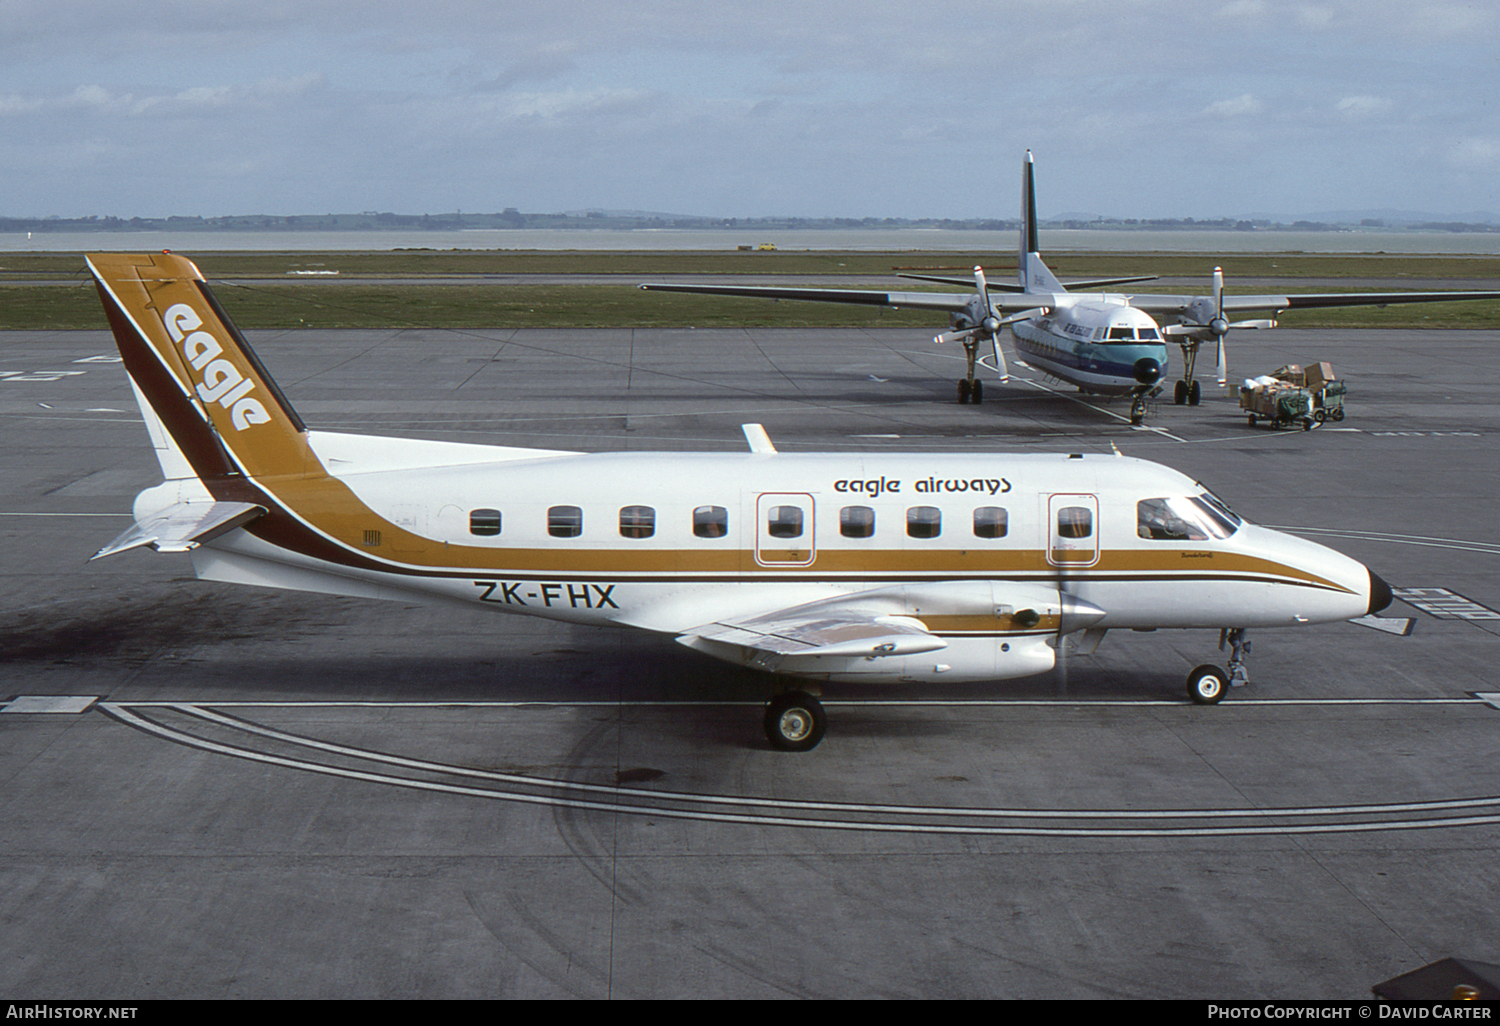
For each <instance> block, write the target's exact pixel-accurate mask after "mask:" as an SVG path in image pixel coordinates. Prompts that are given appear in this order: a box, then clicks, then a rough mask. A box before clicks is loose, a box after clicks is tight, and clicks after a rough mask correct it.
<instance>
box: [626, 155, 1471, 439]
mask: <svg viewBox="0 0 1500 1026" xmlns="http://www.w3.org/2000/svg"><path fill="white" fill-rule="evenodd" d="M1040 250H1041V245H1040V242H1039V240H1038V233H1037V217H1036V184H1035V178H1034V175H1033V172H1032V157H1031V151H1029V150H1028V151H1027V153H1026V162H1025V164H1024V165H1023V168H1022V188H1021V245H1020V254H1019V255H1020V263H1019V265H1018V275H1017V282H1016V284H1014V285H1009V284H1002V283H998V282H990V281H987V280H986V278H985V275H984V270H983V269H982V268H979V267H976V268H974V280H973V288H974V291H973V292H971V293H966V294H957V293H941V292H870V291H861V290H856V289H811V288H780V287H777V286H764V285H669V284H656V283H648V284H643V285H642V286H641V288H643V289H649V290H656V291H662V292H699V293H707V294H710V295H719V296H754V297H760V298H765V299H800V300H812V301H816V302H823V303H857V304H861V305H865V306H889V307H911V308H915V309H922V308H925V309H929V310H941V311H945V312H947V314H948V317H949V324H950V326H951V330H950V331H948V332H944V333H943V334H941V335H939V336H937V339H936V341H938V342H946V341H950V340H951V341H959V342H961V343H962V344H963V348H964V358H965V363H966V369H965V375H964V378H963V379H962V380H961V381H959V383H958V401H959V402H960V403H967V402H976V403H977V402H980V401H982V400H983V397H984V382H983V381H982V380H981V379H980V378H979V377H978V376H977V373H978V366H977V365H978V363H979V346H980V343H981V342H984V341H988V342H989V343H990V346H991V351H992V352H993V354H994V358H995V368H996V370H997V371H998V373H999V375H1000V380H1001V382H1002V383H1003V382H1008V381H1009V380H1010V374H1009V372H1008V371H1007V369H1006V362H1005V352H1004V350H1003V349H1002V348H1001V346H1000V336H1001V334H1002V331H1003V329H1004V328H1005V327H1007V326H1009V327H1010V330H1011V334H1012V336H1013V337H1014V340H1015V348H1016V353H1017V355H1018V356H1019V357H1020V358H1021V359H1022V360H1023V361H1024V362H1025V364H1026V365H1027V366H1030V367H1032V368H1035V369H1036V370H1039V371H1041V372H1043V373H1045V374H1048V375H1051V376H1052V377H1054V378H1058V379H1060V380H1062V381H1065V382H1067V383H1068V384H1070V385H1076V386H1078V388H1079V390H1080V391H1083V392H1087V393H1091V394H1094V395H1104V396H1129V397H1130V399H1131V408H1130V422H1131V423H1132V424H1140V423H1142V422H1143V421H1144V419H1145V416H1146V406H1147V400H1149V399H1151V398H1152V397H1154V396H1156V395H1158V394H1160V392H1161V390H1162V382H1163V380H1164V379H1165V378H1167V377H1168V375H1169V370H1168V359H1167V345H1168V343H1169V342H1175V343H1176V344H1177V345H1178V346H1180V347H1181V349H1182V377H1181V378H1180V379H1179V380H1178V381H1177V382H1176V385H1175V387H1174V391H1173V400H1174V401H1175V402H1176V403H1177V405H1179V406H1181V405H1183V404H1184V403H1186V404H1188V405H1192V406H1196V405H1198V402H1199V400H1200V398H1201V395H1202V386H1201V385H1200V384H1199V382H1198V379H1197V364H1198V351H1199V349H1200V347H1201V346H1203V345H1204V344H1206V343H1209V342H1212V343H1214V344H1215V346H1214V352H1215V358H1214V363H1215V369H1216V374H1217V378H1218V383H1219V384H1220V385H1221V386H1222V385H1223V384H1224V383H1225V378H1226V376H1227V374H1228V367H1227V364H1226V361H1225V357H1224V336H1225V335H1227V334H1229V330H1230V329H1231V328H1274V327H1276V321H1275V320H1274V319H1272V318H1262V319H1253V320H1239V321H1231V320H1230V319H1229V318H1230V317H1232V316H1235V315H1238V314H1242V313H1249V312H1253V311H1270V312H1271V313H1272V314H1273V316H1274V315H1279V314H1280V313H1281V311H1283V310H1299V309H1309V308H1313V307H1330V306H1388V305H1390V304H1392V303H1437V302H1448V301H1453V300H1462V299H1500V292H1339V293H1321V294H1312V295H1271V296H1226V295H1224V275H1223V272H1222V271H1220V270H1219V269H1218V268H1215V269H1214V273H1213V291H1212V292H1211V293H1210V294H1209V295H1206V296H1166V295H1153V294H1150V293H1134V294H1128V293H1109V292H1098V291H1093V290H1097V289H1104V288H1107V287H1108V286H1111V285H1126V284H1131V283H1134V282H1142V281H1150V280H1151V278H1152V276H1151V275H1145V276H1139V277H1132V278H1100V279H1095V280H1091V281H1075V282H1068V283H1066V284H1064V283H1063V282H1060V281H1058V280H1057V278H1056V277H1055V276H1054V275H1053V273H1052V271H1051V270H1050V269H1049V268H1048V267H1047V265H1046V263H1045V262H1043V260H1042V255H1041V252H1040ZM897 277H901V278H915V279H919V280H922V281H931V282H937V283H939V284H944V285H969V284H970V283H969V282H968V281H967V280H965V279H962V278H945V277H936V276H932V275H924V274H900V275H897ZM997 293H998V295H997Z"/></svg>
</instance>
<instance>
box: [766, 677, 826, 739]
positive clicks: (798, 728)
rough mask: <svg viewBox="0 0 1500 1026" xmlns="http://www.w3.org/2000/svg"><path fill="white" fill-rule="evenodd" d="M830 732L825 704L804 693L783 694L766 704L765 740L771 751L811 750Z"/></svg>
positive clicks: (789, 692)
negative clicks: (824, 734)
mask: <svg viewBox="0 0 1500 1026" xmlns="http://www.w3.org/2000/svg"><path fill="white" fill-rule="evenodd" d="M827 729H828V715H827V714H826V713H825V712H823V703H821V702H819V701H818V700H817V699H816V698H814V697H813V696H812V695H809V694H808V693H807V692H805V691H783V692H781V693H780V694H779V695H776V696H774V697H773V698H772V699H771V700H770V701H769V702H767V703H766V739H767V740H768V741H770V742H771V747H772V748H777V749H780V750H781V751H783V752H807V751H811V750H812V749H814V748H816V747H818V742H819V741H822V740H823V733H824V732H825V731H826V730H827Z"/></svg>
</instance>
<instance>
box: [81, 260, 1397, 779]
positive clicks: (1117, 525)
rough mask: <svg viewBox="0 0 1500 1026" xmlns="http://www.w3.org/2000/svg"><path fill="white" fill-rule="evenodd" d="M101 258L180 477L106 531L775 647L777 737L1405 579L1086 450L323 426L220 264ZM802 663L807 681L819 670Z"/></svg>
mask: <svg viewBox="0 0 1500 1026" xmlns="http://www.w3.org/2000/svg"><path fill="white" fill-rule="evenodd" d="M89 266H90V268H91V269H92V271H93V274H94V277H95V278H96V280H97V282H98V286H99V293H100V297H101V299H102V300H103V303H104V308H105V312H106V314H107V315H108V318H109V323H110V326H111V328H112V329H113V331H114V335H115V339H116V341H117V342H118V344H119V348H120V354H121V356H122V357H123V361H124V366H125V369H126V371H127V373H128V374H129V376H130V381H131V384H132V386H133V387H134V389H135V393H136V397H137V399H138V400H139V402H140V407H141V412H142V414H143V416H144V418H145V422H146V426H147V429H148V431H149V434H150V437H151V442H152V445H153V446H154V447H155V450H156V455H157V457H158V460H159V461H160V463H161V468H162V472H163V476H164V477H165V481H164V482H163V483H162V484H160V485H157V486H156V487H154V488H150V489H148V490H146V491H144V492H142V493H141V494H140V495H139V496H138V497H137V498H136V501H135V508H134V514H135V520H136V523H135V526H134V527H132V528H131V529H130V530H128V531H126V532H125V533H124V534H123V535H121V536H120V537H119V538H118V539H116V540H115V541H114V542H112V543H111V544H109V545H107V546H105V547H104V548H103V549H101V550H100V551H99V552H98V553H96V555H95V557H94V558H98V557H99V556H105V555H110V554H113V553H118V552H123V551H125V550H128V549H132V548H136V547H140V546H150V547H151V548H153V549H156V550H157V551H161V552H187V553H189V555H190V557H191V559H192V561H193V567H194V569H195V571H196V572H197V574H198V576H199V577H200V578H203V579H205V580H213V581H229V582H235V583H239V584H250V585H259V586H262V587H272V588H289V589H297V590H303V591H312V592H323V593H328V594H335V595H350V596H361V597H367V598H386V599H401V600H406V601H410V600H414V599H417V600H425V601H430V602H444V603H452V604H456V605H463V606H469V607H471V608H474V609H481V610H487V611H498V612H506V613H518V614H522V615H528V616H540V617H547V618H551V619H557V620H565V621H568V622H572V623H582V624H597V625H600V626H620V627H636V628H641V629H644V630H649V631H655V632H658V633H662V634H666V635H667V636H669V637H672V638H675V639H676V640H677V641H679V642H681V643H682V644H684V645H686V646H688V647H689V648H692V649H695V650H697V651H699V652H703V653H706V654H708V655H711V656H715V657H717V658H719V659H723V660H726V661H728V662H731V663H735V664H738V665H742V666H749V667H754V668H756V669H760V670H764V671H766V672H767V673H768V674H770V675H771V680H772V682H773V692H774V697H773V698H772V700H771V701H770V702H769V703H768V705H767V708H766V715H765V726H766V733H767V736H768V737H769V739H770V741H771V743H772V744H773V745H774V746H776V747H778V748H782V749H787V750H806V749H809V748H812V747H813V746H814V745H816V744H817V743H818V742H819V740H820V739H821V738H822V736H823V732H824V729H825V725H826V718H825V715H824V712H823V709H822V706H821V705H820V703H819V702H818V700H817V698H816V697H815V695H817V694H818V693H820V688H821V686H822V685H836V684H839V683H842V682H856V681H858V682H871V681H873V682H887V683H892V684H908V683H910V684H915V683H923V682H931V681H980V680H996V679H1002V678H1009V677H1022V676H1027V675H1030V674H1036V673H1041V672H1044V671H1046V670H1049V669H1050V668H1051V667H1053V665H1054V663H1055V661H1056V659H1057V657H1058V650H1059V647H1060V646H1063V645H1064V644H1065V643H1066V642H1068V641H1069V640H1073V641H1075V642H1081V643H1082V645H1083V646H1086V647H1091V646H1093V645H1097V643H1098V641H1099V639H1100V638H1102V636H1103V634H1104V632H1105V631H1107V630H1109V629H1111V628H1130V629H1136V630H1152V629H1156V628H1174V627H1175V628H1219V629H1221V630H1222V631H1224V632H1225V633H1224V634H1221V638H1220V646H1221V647H1222V646H1223V643H1224V641H1225V640H1228V641H1229V642H1231V643H1232V645H1233V648H1234V654H1233V658H1232V659H1231V660H1230V670H1231V672H1232V674H1233V678H1234V679H1233V680H1232V681H1231V678H1230V676H1229V675H1226V673H1225V672H1224V671H1223V670H1221V669H1219V668H1218V667H1217V666H1213V665H1204V666H1200V667H1198V668H1197V669H1195V670H1193V672H1192V673H1191V674H1189V676H1188V679H1187V689H1188V693H1189V695H1190V696H1191V698H1192V699H1193V700H1194V701H1196V702H1199V703H1205V704H1208V703H1213V702H1217V701H1219V700H1220V699H1221V698H1222V697H1223V695H1224V692H1225V688H1226V687H1227V686H1229V685H1230V684H1231V683H1243V682H1245V681H1246V679H1247V677H1246V673H1245V667H1244V662H1243V659H1242V655H1243V653H1244V650H1245V648H1246V646H1245V645H1244V644H1243V640H1244V630H1245V629H1246V628H1260V627H1287V626H1293V625H1296V624H1306V623H1322V622H1330V621H1338V620H1348V619H1353V618H1358V617H1362V616H1365V615H1373V614H1374V613H1375V612H1376V611H1378V610H1380V609H1383V608H1384V607H1385V606H1386V605H1387V604H1388V603H1389V602H1390V600H1391V594H1390V589H1389V588H1388V587H1387V586H1386V584H1385V582H1383V581H1382V580H1381V579H1380V578H1379V577H1377V576H1375V575H1374V574H1373V573H1371V572H1370V571H1369V570H1368V569H1367V568H1366V567H1364V566H1363V565H1361V564H1360V563H1357V562H1355V561H1354V560H1352V559H1350V558H1348V557H1346V556H1343V555H1340V554H1339V553H1337V552H1334V551H1333V550H1331V549H1328V548H1325V547H1323V546H1321V545H1317V544H1314V543H1312V542H1309V541H1305V540H1302V539H1299V538H1294V537H1290V536H1288V535H1285V534H1280V533H1278V532H1276V531H1272V530H1269V529H1267V528H1264V527H1257V526H1255V525H1253V524H1250V523H1247V522H1245V521H1244V520H1242V519H1241V518H1240V517H1238V516H1236V515H1235V514H1234V513H1232V512H1231V511H1230V510H1229V508H1228V507H1227V506H1226V505H1225V504H1224V503H1223V502H1222V501H1220V500H1219V499H1217V498H1216V497H1215V496H1214V495H1213V494H1212V493H1210V492H1209V491H1208V490H1207V489H1205V488H1204V487H1203V486H1202V485H1200V484H1197V483H1195V482H1194V481H1193V480H1191V479H1190V478H1188V477H1185V476H1184V475H1182V474H1179V473H1177V472H1176V471H1174V470H1171V469H1168V468H1166V467H1163V466H1160V465H1158V464H1155V463H1148V462H1145V461H1142V460H1135V459H1127V458H1124V457H1120V456H1094V455H1087V456H1084V455H1007V454H1003V453H992V454H984V455H973V454H929V453H922V454H904V455H903V454H870V453H822V454H805V455H804V454H795V455H794V454H785V453H778V452H777V451H776V450H775V448H774V447H773V446H772V444H771V442H770V440H769V439H768V438H767V436H766V434H765V432H764V431H763V430H761V429H760V428H759V426H758V425H747V426H746V429H745V434H746V438H747V440H748V441H749V450H750V451H748V452H746V453H742V454H721V453H681V452H671V453H638V452H616V453H597V454H591V453H576V452H563V451H555V450H547V449H521V448H511V447H505V446H487V445H471V444H461V443H453V442H433V441H420V440H413V439H401V438H382V437H374V436H366V435H352V434H342V433H335V432H329V431H318V430H313V429H309V428H308V427H307V426H306V425H305V424H304V423H303V422H302V420H301V419H300V418H299V417H298V416H297V414H296V412H294V411H293V409H292V408H291V406H290V405H289V404H288V403H287V401H286V398H285V397H284V396H283V395H282V393H281V392H280V391H279V390H278V389H277V387H276V385H275V383H274V382H273V381H272V380H271V377H270V375H269V374H268V373H267V372H266V369H265V367H264V366H263V365H262V364H261V362H260V361H259V360H258V359H257V358H256V356H255V353H254V352H253V351H252V350H251V348H250V346H249V345H248V344H247V343H246V341H245V339H244V337H243V336H242V335H241V334H240V333H239V331H238V330H236V328H235V327H234V325H233V324H231V323H230V321H229V318H228V317H227V316H226V315H225V314H224V311H223V310H222V309H221V308H220V307H219V305H218V303H217V301H216V300H215V299H214V296H213V294H212V293H211V292H210V291H209V289H208V287H207V284H206V283H205V282H204V280H203V277H202V275H201V274H199V272H198V269H197V268H196V267H195V266H194V265H193V264H192V263H191V262H190V261H188V260H187V259H185V258H183V257H180V256H174V255H170V254H149V255H148V254H141V255H131V254H118V253H109V254H94V255H91V256H90V257H89ZM799 682H800V683H799Z"/></svg>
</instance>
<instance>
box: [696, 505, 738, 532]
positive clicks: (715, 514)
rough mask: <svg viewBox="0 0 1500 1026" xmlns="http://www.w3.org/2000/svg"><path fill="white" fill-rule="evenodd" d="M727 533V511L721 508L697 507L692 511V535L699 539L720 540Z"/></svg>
mask: <svg viewBox="0 0 1500 1026" xmlns="http://www.w3.org/2000/svg"><path fill="white" fill-rule="evenodd" d="M728 533H729V511H728V510H727V509H725V508H724V507H723V506H699V507H698V508H697V509H695V510H693V534H694V535H695V536H697V537H699V538H722V537H724V536H725V535H726V534H728Z"/></svg>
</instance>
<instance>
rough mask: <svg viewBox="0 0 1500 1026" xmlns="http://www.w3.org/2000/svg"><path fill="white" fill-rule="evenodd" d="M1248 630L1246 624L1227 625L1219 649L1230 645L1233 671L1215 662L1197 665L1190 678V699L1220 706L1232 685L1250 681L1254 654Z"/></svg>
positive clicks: (1244, 683) (1188, 687) (1199, 702)
mask: <svg viewBox="0 0 1500 1026" xmlns="http://www.w3.org/2000/svg"><path fill="white" fill-rule="evenodd" d="M1246 633H1247V632H1246V630H1245V628H1243V627H1226V628H1224V629H1223V630H1221V631H1220V632H1219V651H1220V652H1222V651H1224V646H1225V644H1228V645H1229V647H1230V653H1229V672H1228V673H1225V672H1224V671H1223V670H1221V669H1219V668H1218V667H1217V666H1214V665H1212V664H1205V665H1203V666H1199V667H1196V668H1195V669H1194V670H1193V672H1192V673H1190V674H1188V677H1187V693H1188V698H1190V699H1192V700H1193V702H1195V703H1196V704H1198V705H1218V704H1219V703H1220V702H1222V701H1223V700H1224V695H1225V693H1226V692H1227V691H1228V690H1229V689H1230V688H1240V687H1244V686H1245V685H1246V684H1249V683H1250V671H1249V669H1248V668H1247V666H1246V664H1245V663H1246V658H1247V657H1248V656H1249V655H1250V642H1249V641H1248V640H1247V639H1246V638H1245V635H1246Z"/></svg>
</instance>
